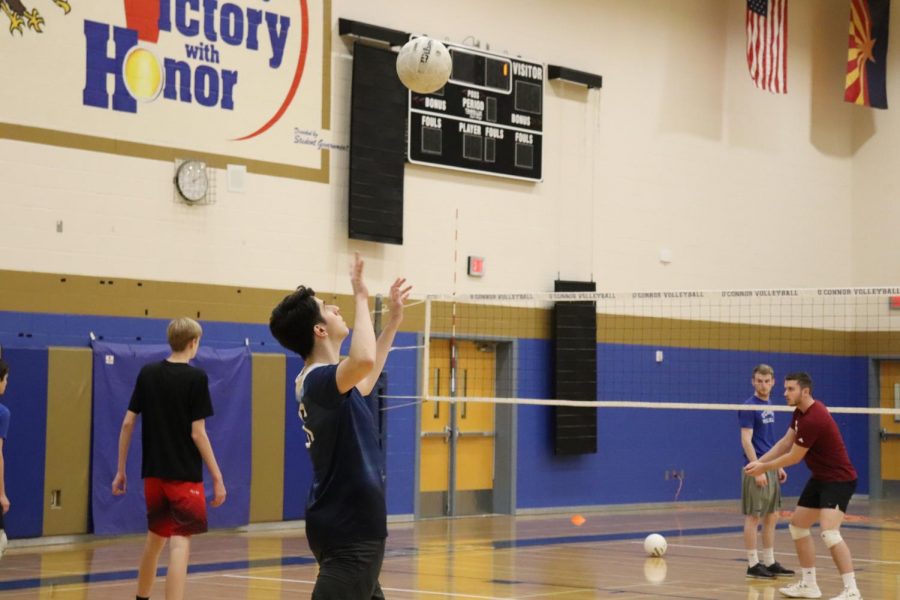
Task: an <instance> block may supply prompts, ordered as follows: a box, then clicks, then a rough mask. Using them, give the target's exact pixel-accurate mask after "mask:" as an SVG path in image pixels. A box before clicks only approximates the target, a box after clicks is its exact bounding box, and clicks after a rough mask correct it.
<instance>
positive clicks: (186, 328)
mask: <svg viewBox="0 0 900 600" xmlns="http://www.w3.org/2000/svg"><path fill="white" fill-rule="evenodd" d="M201 335H203V328H202V327H200V323H198V322H197V321H195V320H193V319H191V318H190V317H179V318H177V319H173V320H172V321H171V322H170V323H169V327H168V328H167V329H166V338H168V340H169V346H170V347H171V348H172V351H173V352H181V351H182V350H184V349H185V348H187V346H188V344H190V343H191V340H193V339H199V338H200V336H201Z"/></svg>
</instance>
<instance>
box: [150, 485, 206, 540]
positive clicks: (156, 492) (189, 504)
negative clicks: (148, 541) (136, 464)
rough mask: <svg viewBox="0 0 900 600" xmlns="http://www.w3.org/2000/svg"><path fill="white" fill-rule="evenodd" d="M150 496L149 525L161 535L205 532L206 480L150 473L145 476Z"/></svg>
mask: <svg viewBox="0 0 900 600" xmlns="http://www.w3.org/2000/svg"><path fill="white" fill-rule="evenodd" d="M144 497H145V498H146V500H147V526H148V528H149V529H150V531H152V532H153V533H155V534H156V535H158V536H162V537H171V536H173V535H183V536H188V535H194V534H196V533H204V532H205V531H206V530H207V525H206V495H205V494H204V491H203V483H202V482H199V483H195V482H193V481H176V480H174V479H159V478H157V477H147V478H146V479H144Z"/></svg>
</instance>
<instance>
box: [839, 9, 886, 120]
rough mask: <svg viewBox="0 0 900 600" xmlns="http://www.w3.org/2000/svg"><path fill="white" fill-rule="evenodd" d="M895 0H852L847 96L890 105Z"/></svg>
mask: <svg viewBox="0 0 900 600" xmlns="http://www.w3.org/2000/svg"><path fill="white" fill-rule="evenodd" d="M890 13H891V0H850V48H849V50H848V52H847V80H846V83H845V87H844V100H846V101H847V102H853V103H855V104H861V105H863V106H872V107H874V108H887V89H886V82H885V79H886V77H887V48H888V21H889V19H890Z"/></svg>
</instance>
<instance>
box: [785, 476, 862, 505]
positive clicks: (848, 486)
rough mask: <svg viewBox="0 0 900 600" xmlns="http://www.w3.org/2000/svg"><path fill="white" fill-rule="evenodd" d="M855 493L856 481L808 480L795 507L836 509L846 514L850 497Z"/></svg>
mask: <svg viewBox="0 0 900 600" xmlns="http://www.w3.org/2000/svg"><path fill="white" fill-rule="evenodd" d="M855 491H856V480H855V479H854V480H853V481H819V480H818V479H810V480H809V481H808V482H806V487H805V488H803V493H802V494H800V500H798V501H797V506H802V507H804V508H815V509H820V508H837V509H840V511H841V512H842V513H846V512H847V505H848V504H850V497H851V496H853V492H855Z"/></svg>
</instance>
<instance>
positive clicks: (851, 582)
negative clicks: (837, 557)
mask: <svg viewBox="0 0 900 600" xmlns="http://www.w3.org/2000/svg"><path fill="white" fill-rule="evenodd" d="M841 579H843V580H844V587H845V588H847V589H848V590H855V589H856V573H854V572H853V571H850V572H849V573H842V574H841Z"/></svg>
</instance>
